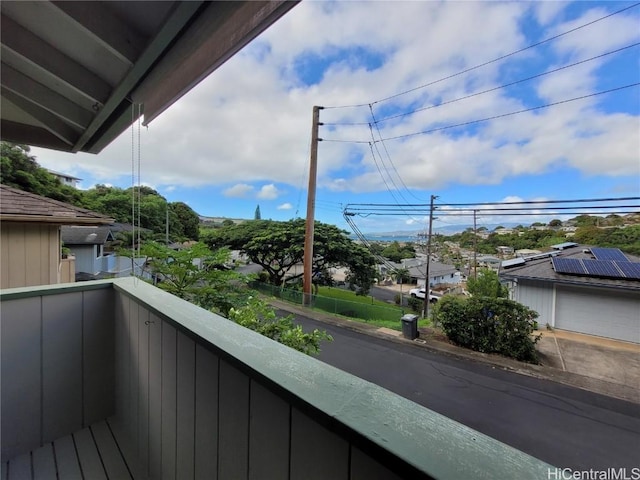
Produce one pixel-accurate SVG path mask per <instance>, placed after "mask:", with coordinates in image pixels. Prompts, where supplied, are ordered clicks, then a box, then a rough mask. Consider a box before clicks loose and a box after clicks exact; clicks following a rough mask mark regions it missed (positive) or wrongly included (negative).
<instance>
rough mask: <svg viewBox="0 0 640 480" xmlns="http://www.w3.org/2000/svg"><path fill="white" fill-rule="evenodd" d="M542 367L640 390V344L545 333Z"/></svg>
mask: <svg viewBox="0 0 640 480" xmlns="http://www.w3.org/2000/svg"><path fill="white" fill-rule="evenodd" d="M540 333H541V334H542V338H541V339H540V340H539V342H538V344H537V347H538V352H539V353H540V363H541V365H543V366H547V367H551V368H554V369H558V370H561V371H563V372H570V373H574V374H576V375H582V376H584V377H588V378H594V379H598V380H602V381H605V382H610V383H613V384H616V385H622V386H625V387H628V388H631V389H636V390H637V391H640V345H638V344H635V343H629V342H622V341H618V340H611V339H608V338H602V337H595V336H592V335H583V334H580V333H573V332H568V331H564V330H557V329H556V330H543V331H541V332H540Z"/></svg>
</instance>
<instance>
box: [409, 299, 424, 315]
mask: <svg viewBox="0 0 640 480" xmlns="http://www.w3.org/2000/svg"><path fill="white" fill-rule="evenodd" d="M407 305H409V308H411V310H413V311H414V312H416V313H420V312H421V311H422V310H423V308H424V300H423V299H422V298H415V297H409V298H408V299H407Z"/></svg>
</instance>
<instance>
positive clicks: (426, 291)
mask: <svg viewBox="0 0 640 480" xmlns="http://www.w3.org/2000/svg"><path fill="white" fill-rule="evenodd" d="M436 198H438V197H436V196H435V195H431V203H430V207H429V234H428V237H427V271H426V272H425V275H426V277H427V278H425V280H424V304H423V312H424V316H423V318H428V317H429V300H430V299H429V295H430V294H431V285H430V284H429V270H430V269H429V266H430V265H431V233H432V231H433V201H434V200H435V199H436Z"/></svg>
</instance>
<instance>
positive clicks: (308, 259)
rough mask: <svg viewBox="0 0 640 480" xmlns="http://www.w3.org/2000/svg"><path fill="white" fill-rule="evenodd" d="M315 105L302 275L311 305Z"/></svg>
mask: <svg viewBox="0 0 640 480" xmlns="http://www.w3.org/2000/svg"><path fill="white" fill-rule="evenodd" d="M322 108H323V107H318V106H314V107H313V121H312V126H311V158H310V165H309V189H308V193H307V222H306V227H305V234H304V262H303V265H304V273H303V277H302V304H303V305H307V306H308V305H311V286H312V276H313V275H312V274H313V230H314V221H315V208H316V177H317V175H318V142H319V141H320V139H319V138H318V127H319V126H320V110H321V109H322Z"/></svg>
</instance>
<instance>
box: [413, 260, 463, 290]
mask: <svg viewBox="0 0 640 480" xmlns="http://www.w3.org/2000/svg"><path fill="white" fill-rule="evenodd" d="M412 260H413V261H412V262H409V263H407V264H406V266H405V267H404V268H406V269H407V270H409V276H410V277H411V283H415V284H417V285H418V286H419V287H423V286H424V285H425V283H426V282H425V278H426V273H427V263H426V258H423V259H422V260H419V259H412ZM461 281H462V274H461V273H460V271H458V269H457V268H456V267H454V266H453V265H447V264H445V263H440V262H437V261H435V260H431V264H430V265H429V286H431V287H435V286H437V285H451V284H454V285H457V284H459V283H460V282H461Z"/></svg>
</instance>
